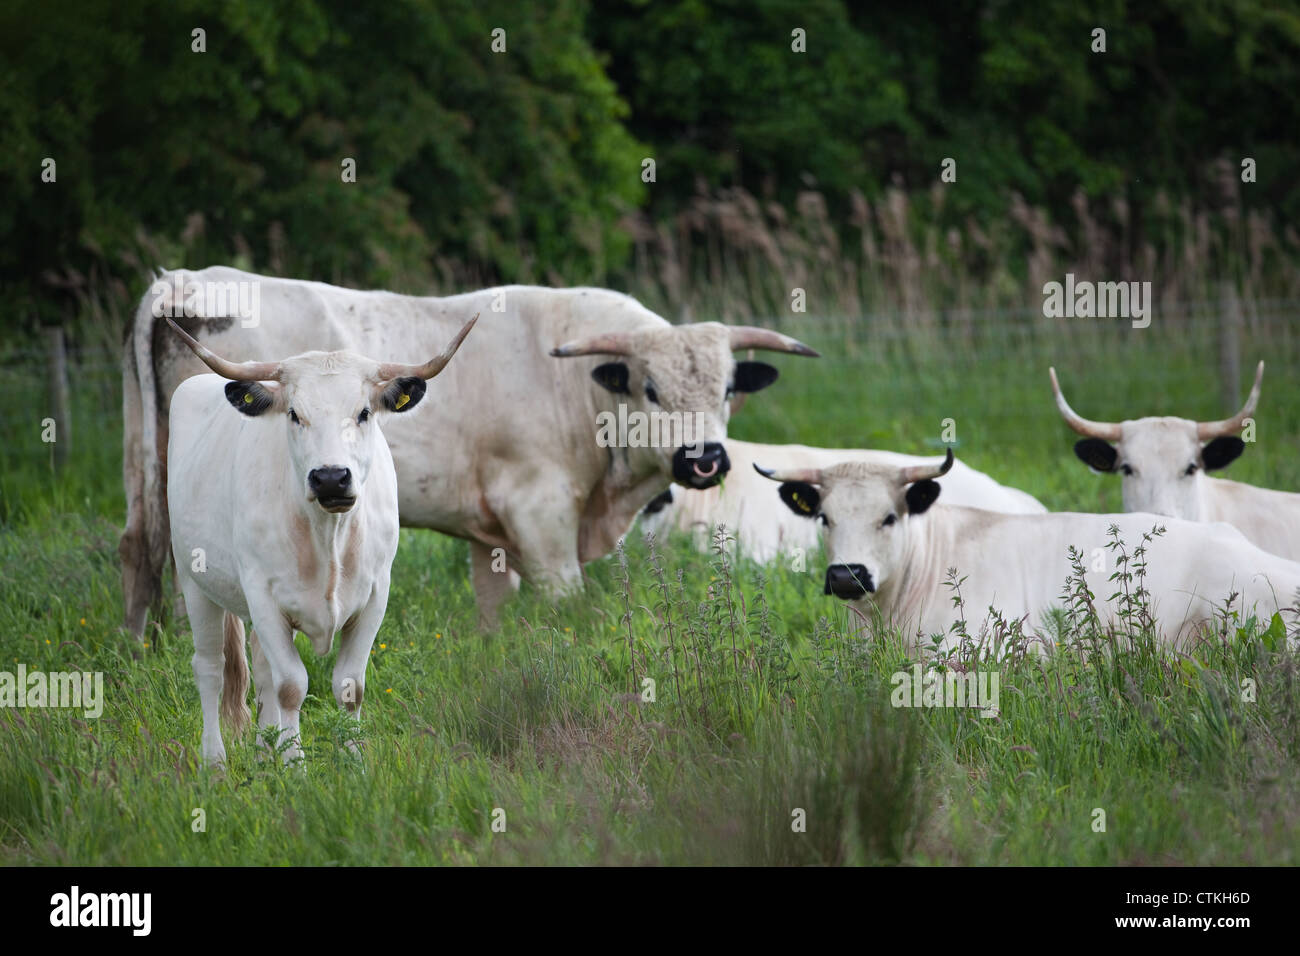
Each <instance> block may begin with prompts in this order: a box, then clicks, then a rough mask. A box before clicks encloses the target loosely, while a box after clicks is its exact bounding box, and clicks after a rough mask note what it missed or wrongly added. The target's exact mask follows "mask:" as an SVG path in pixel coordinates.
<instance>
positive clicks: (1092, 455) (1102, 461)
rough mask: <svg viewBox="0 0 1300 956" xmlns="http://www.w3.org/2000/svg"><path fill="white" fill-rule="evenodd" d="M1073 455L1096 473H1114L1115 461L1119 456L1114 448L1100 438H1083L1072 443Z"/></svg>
mask: <svg viewBox="0 0 1300 956" xmlns="http://www.w3.org/2000/svg"><path fill="white" fill-rule="evenodd" d="M1074 453H1075V454H1076V455H1078V456H1079V461H1081V462H1083V463H1084V464H1085V465H1087V466H1088V467H1089V468H1095V469H1097V471H1114V470H1115V459H1116V458H1118V457H1119V454H1118V453H1117V452H1116V451H1115V446H1114V445H1112V444H1111V443H1110V442H1108V441H1103V440H1102V439H1100V438H1083V439H1080V440H1079V441H1077V442H1075V443H1074Z"/></svg>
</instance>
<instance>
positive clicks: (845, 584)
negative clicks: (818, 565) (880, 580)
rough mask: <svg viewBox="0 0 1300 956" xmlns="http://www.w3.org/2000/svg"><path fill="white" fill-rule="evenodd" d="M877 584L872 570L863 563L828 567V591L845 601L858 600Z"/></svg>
mask: <svg viewBox="0 0 1300 956" xmlns="http://www.w3.org/2000/svg"><path fill="white" fill-rule="evenodd" d="M875 589H876V586H875V585H874V584H872V583H871V572H870V571H868V570H867V569H866V567H865V566H864V565H861V564H832V565H831V566H830V567H828V568H827V569H826V593H827V594H834V595H835V596H836V597H837V598H840V599H841V600H843V601H856V600H857V599H858V598H860V597H862V595H864V594H866V593H867V592H868V591H874V590H875Z"/></svg>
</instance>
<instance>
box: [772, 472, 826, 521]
mask: <svg viewBox="0 0 1300 956" xmlns="http://www.w3.org/2000/svg"><path fill="white" fill-rule="evenodd" d="M779 490H780V492H781V500H782V501H784V502H785V506H786V507H787V508H789V509H790V510H791V511H793V512H794V513H795V514H797V515H800V516H801V517H804V518H815V517H817V509H818V508H820V507H821V503H822V493H821V492H820V491H818V490H817V488H816V486H814V485H810V484H808V483H807V482H806V481H787V482H784V483H783V484H782V485H781V488H780V489H779Z"/></svg>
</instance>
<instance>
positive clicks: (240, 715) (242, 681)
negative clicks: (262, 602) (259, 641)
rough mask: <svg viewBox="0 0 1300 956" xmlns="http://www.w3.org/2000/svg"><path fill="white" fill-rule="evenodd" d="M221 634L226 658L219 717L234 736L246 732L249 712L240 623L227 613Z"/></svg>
mask: <svg viewBox="0 0 1300 956" xmlns="http://www.w3.org/2000/svg"><path fill="white" fill-rule="evenodd" d="M222 630H223V631H224V633H225V643H224V645H223V648H222V650H223V652H224V654H225V658H226V667H225V675H224V679H223V680H222V683H221V717H222V719H223V720H224V721H225V722H226V724H227V725H228V726H229V727H230V729H231V731H232V732H233V733H235V734H242V733H243V732H244V731H245V730H247V729H248V725H249V723H250V722H251V720H252V716H253V715H252V712H251V711H249V709H248V683H249V681H248V655H247V654H245V653H244V622H243V621H241V620H240V619H239V618H237V617H235V615H233V614H231V613H230V612H229V611H227V612H225V617H224V618H223V619H222Z"/></svg>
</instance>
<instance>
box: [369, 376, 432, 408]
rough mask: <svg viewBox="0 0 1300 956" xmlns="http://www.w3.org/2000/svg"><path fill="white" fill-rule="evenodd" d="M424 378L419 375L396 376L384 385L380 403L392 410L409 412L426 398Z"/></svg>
mask: <svg viewBox="0 0 1300 956" xmlns="http://www.w3.org/2000/svg"><path fill="white" fill-rule="evenodd" d="M424 392H425V384H424V379H422V378H420V377H418V376H414V375H412V376H406V377H403V378H395V379H393V380H392V381H391V382H389V383H388V384H387V385H386V386H384V393H383V394H382V395H380V396H379V403H380V404H381V405H383V406H384V408H386V409H388V410H389V411H390V412H409V411H410V410H411V409H413V408H414V407H415V406H416V405H419V404H420V399H422V398H424Z"/></svg>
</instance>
